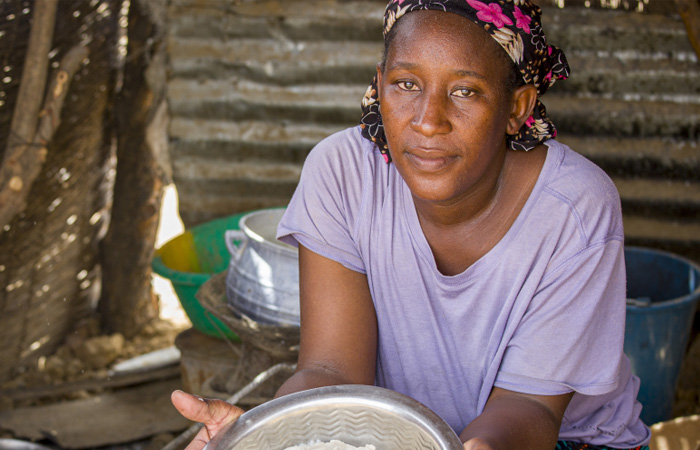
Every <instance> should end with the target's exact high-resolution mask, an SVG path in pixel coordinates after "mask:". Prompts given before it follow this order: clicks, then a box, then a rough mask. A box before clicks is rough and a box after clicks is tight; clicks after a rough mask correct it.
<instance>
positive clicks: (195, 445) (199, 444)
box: [185, 427, 209, 450]
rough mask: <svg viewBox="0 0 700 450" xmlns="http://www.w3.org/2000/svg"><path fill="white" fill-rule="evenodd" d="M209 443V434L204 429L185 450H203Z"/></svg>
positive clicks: (203, 428) (204, 428)
mask: <svg viewBox="0 0 700 450" xmlns="http://www.w3.org/2000/svg"><path fill="white" fill-rule="evenodd" d="M208 442H209V432H208V431H207V429H206V427H202V428H201V429H200V430H199V432H198V433H197V434H196V435H195V437H194V439H192V441H191V442H190V443H189V444H187V447H185V450H202V449H203V448H204V446H205V445H207V443H208Z"/></svg>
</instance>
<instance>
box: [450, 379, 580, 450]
mask: <svg viewBox="0 0 700 450" xmlns="http://www.w3.org/2000/svg"><path fill="white" fill-rule="evenodd" d="M572 396H573V392H571V393H568V394H562V395H530V394H521V393H519V392H513V391H509V390H506V389H501V388H497V387H494V388H493V391H491V395H490V396H489V399H488V401H487V402H486V406H485V407H484V411H483V412H482V413H481V414H480V415H479V417H477V418H476V419H474V420H473V421H472V422H471V423H470V424H469V425H468V426H467V427H466V428H465V429H464V431H463V432H462V434H461V435H460V438H461V439H462V442H464V448H465V450H510V449H514V448H517V449H520V450H551V449H554V447H555V446H556V443H557V438H558V436H559V428H560V426H561V420H562V417H563V416H564V411H565V410H566V407H567V406H568V404H569V401H570V400H571V397H572Z"/></svg>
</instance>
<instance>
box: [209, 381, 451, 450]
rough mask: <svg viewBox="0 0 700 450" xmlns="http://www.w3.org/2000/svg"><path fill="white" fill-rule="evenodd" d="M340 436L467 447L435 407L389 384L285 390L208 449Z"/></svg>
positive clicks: (433, 449)
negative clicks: (390, 386) (291, 391)
mask: <svg viewBox="0 0 700 450" xmlns="http://www.w3.org/2000/svg"><path fill="white" fill-rule="evenodd" d="M331 439H337V440H340V441H343V442H345V443H346V444H350V445H354V446H357V447H361V446H363V445H367V444H372V445H374V446H375V447H376V448H377V450H398V449H400V450H462V449H463V446H462V443H461V442H460V440H459V437H457V435H456V434H455V432H454V431H453V430H452V428H450V426H449V425H448V424H447V423H446V422H445V421H444V420H442V419H441V418H440V417H439V416H438V415H437V414H435V412H433V411H432V410H430V409H429V408H428V407H427V406H425V405H423V404H422V403H419V402H418V401H416V400H414V399H412V398H410V397H407V396H405V395H403V394H399V393H397V392H395V391H391V390H389V389H384V388H380V387H376V386H365V385H342V386H329V387H322V388H317V389H311V390H307V391H302V392H297V393H294V394H290V395H286V396H284V397H280V398H277V399H275V400H272V401H269V402H267V403H264V404H262V405H260V406H258V407H256V408H253V409H251V410H250V411H248V412H246V413H245V414H243V415H242V416H241V417H240V418H239V419H238V420H237V421H236V422H234V423H233V424H231V425H230V426H229V427H228V428H226V429H224V430H222V431H221V432H219V433H218V434H217V435H216V436H215V437H214V439H212V440H211V442H209V444H208V445H207V447H206V449H205V450H233V449H235V450H259V449H266V450H284V449H286V448H287V447H291V446H294V445H300V444H308V443H310V442H319V441H320V442H328V441H330V440H331Z"/></svg>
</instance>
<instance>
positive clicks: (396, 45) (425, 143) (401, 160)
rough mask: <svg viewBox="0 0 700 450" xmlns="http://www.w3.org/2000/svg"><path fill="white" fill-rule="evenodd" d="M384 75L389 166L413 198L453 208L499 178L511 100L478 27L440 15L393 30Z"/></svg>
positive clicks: (414, 16) (409, 19)
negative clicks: (449, 205) (390, 160)
mask: <svg viewBox="0 0 700 450" xmlns="http://www.w3.org/2000/svg"><path fill="white" fill-rule="evenodd" d="M395 26H396V27H397V29H396V30H395V33H396V34H395V36H394V39H393V41H392V42H391V45H390V46H389V49H388V53H387V55H386V64H385V66H384V68H383V70H382V69H381V68H380V70H379V79H378V85H379V100H380V105H381V107H380V108H381V114H382V119H383V122H384V128H385V133H386V137H387V142H388V144H389V151H390V153H391V157H392V161H393V162H394V163H395V164H396V168H397V170H398V171H399V173H400V174H401V176H402V177H403V178H404V180H405V181H406V183H407V184H408V187H409V188H410V189H411V192H412V193H413V195H414V196H415V197H417V198H419V199H423V200H427V201H430V202H436V203H445V204H449V203H451V202H452V201H456V200H459V199H461V198H464V197H467V196H469V194H470V193H471V192H475V191H478V190H479V189H481V188H484V187H488V186H491V187H493V183H494V182H495V180H496V179H497V178H498V175H499V174H500V171H501V168H502V165H503V159H504V155H505V151H506V141H505V137H506V133H507V132H508V133H514V132H515V131H517V128H516V129H515V130H512V129H511V128H513V127H514V126H516V125H514V124H512V123H511V122H513V121H512V120H511V116H512V112H513V100H512V99H513V96H514V95H513V93H511V92H508V89H507V88H506V85H507V82H506V80H507V74H508V70H509V68H508V67H507V66H506V65H504V64H503V58H502V55H497V54H496V53H495V52H503V50H502V49H501V48H500V46H499V45H498V44H497V43H496V42H495V41H494V40H493V38H491V37H490V36H489V35H488V34H487V33H486V32H485V31H484V30H483V29H481V28H480V27H479V26H478V25H476V24H474V23H472V22H470V21H469V20H467V19H466V18H464V17H461V16H459V15H456V14H451V13H445V12H441V11H419V12H412V13H409V14H407V15H406V16H405V17H403V18H402V19H401V20H400V21H399V22H398V23H397V24H396V25H395Z"/></svg>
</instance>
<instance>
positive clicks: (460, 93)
mask: <svg viewBox="0 0 700 450" xmlns="http://www.w3.org/2000/svg"><path fill="white" fill-rule="evenodd" d="M453 94H454V95H455V96H457V97H471V96H472V95H474V91H472V90H471V89H457V90H455V91H454V92H453Z"/></svg>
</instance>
